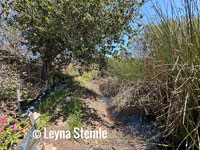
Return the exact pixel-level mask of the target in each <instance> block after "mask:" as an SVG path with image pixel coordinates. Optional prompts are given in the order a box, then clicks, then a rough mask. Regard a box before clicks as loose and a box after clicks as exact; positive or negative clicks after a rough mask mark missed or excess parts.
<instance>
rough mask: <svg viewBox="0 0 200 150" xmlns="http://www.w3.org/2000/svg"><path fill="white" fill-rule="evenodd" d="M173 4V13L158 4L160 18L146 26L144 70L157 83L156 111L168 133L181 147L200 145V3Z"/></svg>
mask: <svg viewBox="0 0 200 150" xmlns="http://www.w3.org/2000/svg"><path fill="white" fill-rule="evenodd" d="M171 6H172V14H168V15H165V14H164V13H163V11H162V10H161V9H160V7H159V6H158V5H154V8H155V11H156V13H157V19H156V20H155V19H153V20H154V21H153V22H150V24H149V25H148V26H146V31H145V40H146V45H148V50H149V52H150V53H149V55H148V57H147V58H145V60H146V63H145V66H144V70H145V72H146V74H147V76H148V77H149V78H150V79H151V81H153V82H155V85H156V86H155V87H156V90H157V95H158V96H157V103H158V104H159V105H160V109H158V110H154V111H155V113H156V114H157V116H158V117H157V119H158V120H160V121H162V122H163V123H164V124H165V129H166V130H165V135H166V137H168V136H170V137H172V138H171V139H172V141H176V142H179V143H178V146H177V149H181V146H184V149H188V150H189V149H200V133H199V131H198V130H199V127H200V14H199V8H200V3H199V2H198V1H195V0H184V1H183V8H182V9H177V8H176V6H175V5H174V4H173V3H172V4H171ZM151 20H152V19H151ZM152 108H153V106H152ZM154 108H155V107H154ZM174 144H177V143H174Z"/></svg>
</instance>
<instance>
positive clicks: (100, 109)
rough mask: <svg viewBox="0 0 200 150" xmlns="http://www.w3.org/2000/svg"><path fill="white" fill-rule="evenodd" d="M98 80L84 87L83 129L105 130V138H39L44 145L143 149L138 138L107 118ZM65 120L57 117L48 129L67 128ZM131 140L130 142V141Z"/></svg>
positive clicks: (73, 149) (69, 149)
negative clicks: (129, 134) (85, 89)
mask: <svg viewBox="0 0 200 150" xmlns="http://www.w3.org/2000/svg"><path fill="white" fill-rule="evenodd" d="M100 83H102V82H101V81H100V80H93V81H91V82H89V83H88V84H87V85H86V86H85V87H86V88H87V89H88V90H87V92H85V94H84V95H83V97H82V100H83V101H84V103H85V104H86V105H85V106H86V109H85V113H86V114H87V116H88V117H87V118H86V119H85V120H86V122H85V124H84V126H83V127H84V130H89V131H90V130H92V131H94V130H99V128H101V129H102V130H106V131H107V135H108V138H107V139H90V140H86V139H78V140H73V139H63V140H57V141H56V140H54V139H41V142H42V143H44V144H45V145H48V144H50V143H52V144H53V146H55V147H56V148H57V150H144V149H146V146H145V145H142V144H140V143H139V142H136V141H139V139H132V138H131V137H129V136H128V135H124V134H123V133H122V129H121V128H120V126H118V125H116V124H115V123H114V122H113V121H112V120H110V119H109V114H108V112H107V106H106V103H105V102H104V101H103V99H102V95H101V92H100V90H99V84H100ZM66 124H67V121H65V122H63V121H62V119H58V120H57V122H56V125H54V126H50V127H48V128H47V131H48V130H67V129H66V126H67V125H66ZM130 141H131V142H130Z"/></svg>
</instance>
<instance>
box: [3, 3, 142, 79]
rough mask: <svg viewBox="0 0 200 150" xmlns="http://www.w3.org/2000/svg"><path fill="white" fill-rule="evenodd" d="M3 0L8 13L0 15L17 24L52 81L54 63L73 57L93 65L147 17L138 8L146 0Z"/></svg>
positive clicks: (82, 62) (121, 42)
mask: <svg viewBox="0 0 200 150" xmlns="http://www.w3.org/2000/svg"><path fill="white" fill-rule="evenodd" d="M0 4H1V5H0V6H1V7H2V14H6V15H7V16H8V18H6V17H4V15H2V17H1V19H4V20H5V21H7V23H9V25H11V26H12V27H14V28H16V29H18V30H19V31H20V33H21V35H22V37H23V38H24V39H25V40H26V41H27V42H23V44H25V45H26V46H27V47H28V48H29V50H31V51H32V52H33V54H35V55H36V54H39V55H38V56H40V58H41V59H42V61H43V62H44V64H43V67H42V74H41V75H42V76H41V79H42V80H44V81H47V80H50V78H51V77H50V72H51V71H52V70H53V69H54V66H53V65H52V64H53V63H59V64H62V63H64V64H67V63H69V62H70V61H71V59H73V60H77V61H79V62H80V63H81V64H86V65H88V64H91V63H94V62H96V63H97V62H103V60H104V57H105V55H106V54H114V48H115V47H116V46H114V45H117V44H124V42H125V41H124V35H127V36H128V37H129V38H131V37H132V36H133V35H134V34H135V32H136V31H135V29H133V28H132V24H133V23H136V22H137V20H138V18H141V17H142V15H140V13H139V8H140V7H141V6H142V5H143V4H144V1H142V2H140V1H137V0H129V1H115V0H110V1H105V0H99V1H94V0H89V1H85V0H82V1H80V0H79V1H78V0H70V1H62V0H48V1H44V0H43V1H24V0H14V1H13V2H8V1H5V2H1V3H0ZM10 9H11V10H12V11H11V12H10ZM13 12H15V13H13ZM0 25H1V26H4V25H3V24H0Z"/></svg>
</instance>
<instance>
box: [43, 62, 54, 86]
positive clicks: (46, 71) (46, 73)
mask: <svg viewBox="0 0 200 150" xmlns="http://www.w3.org/2000/svg"><path fill="white" fill-rule="evenodd" d="M51 71H52V63H51V62H47V61H43V65H42V70H41V80H42V81H41V82H42V86H44V85H46V88H48V87H49V86H51V84H52V83H51V82H52V80H51V77H52V76H51Z"/></svg>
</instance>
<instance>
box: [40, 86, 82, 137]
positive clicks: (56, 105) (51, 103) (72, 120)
mask: <svg viewBox="0 0 200 150" xmlns="http://www.w3.org/2000/svg"><path fill="white" fill-rule="evenodd" d="M67 93H68V91H66V90H64V89H58V90H56V91H55V93H53V94H52V95H51V96H50V97H49V98H47V99H46V100H45V101H44V102H43V103H42V104H40V105H39V108H38V110H39V112H40V113H41V114H42V116H41V117H40V120H39V121H38V128H39V129H40V130H43V127H44V126H46V125H47V124H51V123H52V119H53V118H54V117H55V116H56V114H57V113H59V112H62V114H63V117H68V118H69V122H68V123H69V130H70V131H71V133H73V130H74V128H75V127H81V126H82V117H83V115H84V114H83V111H82V109H83V105H82V102H81V101H80V100H79V99H78V98H79V97H80V96H81V95H83V91H82V90H77V91H76V92H75V93H74V94H73V96H71V99H70V100H69V101H68V102H67V103H66V104H63V102H62V100H63V99H64V98H65V97H66V94H67Z"/></svg>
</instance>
